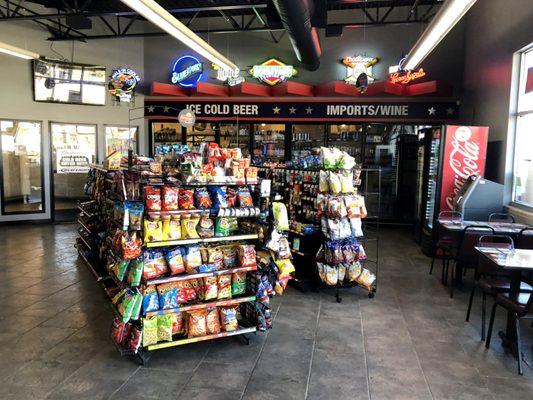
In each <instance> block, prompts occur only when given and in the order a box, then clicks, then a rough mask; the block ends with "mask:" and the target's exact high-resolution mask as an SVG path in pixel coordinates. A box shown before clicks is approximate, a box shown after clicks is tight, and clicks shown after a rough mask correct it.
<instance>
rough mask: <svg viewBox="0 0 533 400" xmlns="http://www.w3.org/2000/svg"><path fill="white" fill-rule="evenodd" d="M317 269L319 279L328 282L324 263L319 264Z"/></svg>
mask: <svg viewBox="0 0 533 400" xmlns="http://www.w3.org/2000/svg"><path fill="white" fill-rule="evenodd" d="M316 269H317V272H318V277H319V278H320V280H321V281H322V282H325V281H326V270H325V268H324V263H321V262H317V263H316Z"/></svg>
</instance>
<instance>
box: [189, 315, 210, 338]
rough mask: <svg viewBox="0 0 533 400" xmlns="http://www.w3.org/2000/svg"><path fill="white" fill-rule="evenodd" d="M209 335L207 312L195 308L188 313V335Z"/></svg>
mask: <svg viewBox="0 0 533 400" xmlns="http://www.w3.org/2000/svg"><path fill="white" fill-rule="evenodd" d="M205 335H207V312H206V310H195V311H190V312H189V313H187V336H188V337H198V336H205Z"/></svg>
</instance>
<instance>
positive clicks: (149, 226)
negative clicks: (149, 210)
mask: <svg viewBox="0 0 533 400" xmlns="http://www.w3.org/2000/svg"><path fill="white" fill-rule="evenodd" d="M162 240H163V223H162V222H161V219H160V218H159V217H156V218H154V219H149V218H145V219H144V242H145V243H151V242H160V241H162Z"/></svg>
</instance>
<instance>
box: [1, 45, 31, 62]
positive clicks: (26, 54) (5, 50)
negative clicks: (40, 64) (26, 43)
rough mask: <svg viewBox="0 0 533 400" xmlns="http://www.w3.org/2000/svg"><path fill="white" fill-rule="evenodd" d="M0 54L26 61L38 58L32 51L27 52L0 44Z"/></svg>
mask: <svg viewBox="0 0 533 400" xmlns="http://www.w3.org/2000/svg"><path fill="white" fill-rule="evenodd" d="M0 53H4V54H9V55H10V56H15V57H20V58H24V59H26V60H32V59H34V58H39V54H37V53H34V52H33V51H28V50H24V49H20V48H18V47H15V46H11V45H10V44H7V43H4V42H0Z"/></svg>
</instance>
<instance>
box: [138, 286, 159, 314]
mask: <svg viewBox="0 0 533 400" xmlns="http://www.w3.org/2000/svg"><path fill="white" fill-rule="evenodd" d="M157 310H159V297H158V295H157V291H156V289H155V285H149V286H146V288H145V289H144V291H143V304H142V313H143V314H144V315H146V313H148V312H152V311H157Z"/></svg>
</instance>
